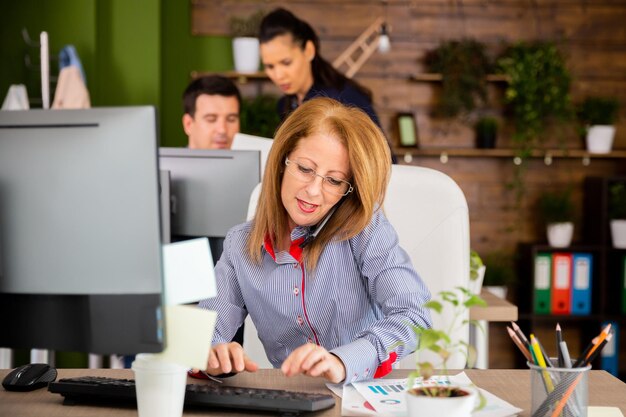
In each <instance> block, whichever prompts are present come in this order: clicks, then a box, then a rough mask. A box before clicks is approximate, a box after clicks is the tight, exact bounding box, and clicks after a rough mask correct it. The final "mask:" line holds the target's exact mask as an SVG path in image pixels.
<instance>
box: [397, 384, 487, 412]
mask: <svg viewBox="0 0 626 417" xmlns="http://www.w3.org/2000/svg"><path fill="white" fill-rule="evenodd" d="M446 389H449V388H447V387H446ZM458 389H459V390H460V391H462V392H463V393H464V394H465V395H463V396H459V397H430V396H426V395H418V394H415V393H414V391H416V390H419V388H413V389H410V390H408V391H407V393H406V397H407V416H409V417H433V416H445V417H470V416H471V415H472V410H473V409H474V407H475V405H476V391H475V390H470V389H466V388H458Z"/></svg>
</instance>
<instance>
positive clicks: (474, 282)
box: [469, 250, 487, 295]
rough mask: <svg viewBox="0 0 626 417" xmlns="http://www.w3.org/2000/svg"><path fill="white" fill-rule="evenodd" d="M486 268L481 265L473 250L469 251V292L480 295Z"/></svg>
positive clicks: (476, 253) (481, 262)
mask: <svg viewBox="0 0 626 417" xmlns="http://www.w3.org/2000/svg"><path fill="white" fill-rule="evenodd" d="M486 269H487V267H486V266H485V265H484V264H483V260H482V259H481V258H480V255H478V252H476V251H475V250H470V282H469V287H470V291H471V292H472V293H473V294H477V295H478V294H480V290H481V289H482V287H483V279H484V278H485V270H486Z"/></svg>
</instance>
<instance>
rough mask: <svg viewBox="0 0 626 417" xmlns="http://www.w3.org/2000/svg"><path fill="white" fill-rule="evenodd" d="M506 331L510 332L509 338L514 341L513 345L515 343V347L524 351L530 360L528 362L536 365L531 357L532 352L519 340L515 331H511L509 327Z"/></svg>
mask: <svg viewBox="0 0 626 417" xmlns="http://www.w3.org/2000/svg"><path fill="white" fill-rule="evenodd" d="M506 330H507V331H508V332H509V336H510V337H511V339H513V343H515V345H516V346H517V347H518V348H519V350H521V351H522V354H523V355H524V357H525V358H526V359H527V360H528V362H530V363H534V361H533V358H532V356H531V355H530V352H529V351H528V349H527V348H526V346H524V344H523V343H522V341H521V340H519V337H517V335H516V334H515V331H514V330H513V329H511V328H510V327H509V326H506Z"/></svg>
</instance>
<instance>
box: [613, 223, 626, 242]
mask: <svg viewBox="0 0 626 417" xmlns="http://www.w3.org/2000/svg"><path fill="white" fill-rule="evenodd" d="M611 239H612V240H613V247H614V248H618V249H626V220H621V219H615V220H611Z"/></svg>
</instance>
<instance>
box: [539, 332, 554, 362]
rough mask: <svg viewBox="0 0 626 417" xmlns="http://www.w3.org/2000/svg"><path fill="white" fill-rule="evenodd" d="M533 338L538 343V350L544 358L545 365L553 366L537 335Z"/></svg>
mask: <svg viewBox="0 0 626 417" xmlns="http://www.w3.org/2000/svg"><path fill="white" fill-rule="evenodd" d="M535 340H536V341H537V344H538V345H539V350H541V354H542V355H543V357H544V358H545V361H546V365H547V366H548V367H549V368H554V364H553V363H552V361H551V360H550V356H548V354H547V353H546V350H545V349H544V348H543V345H542V344H541V342H540V341H539V339H538V338H537V337H535Z"/></svg>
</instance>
